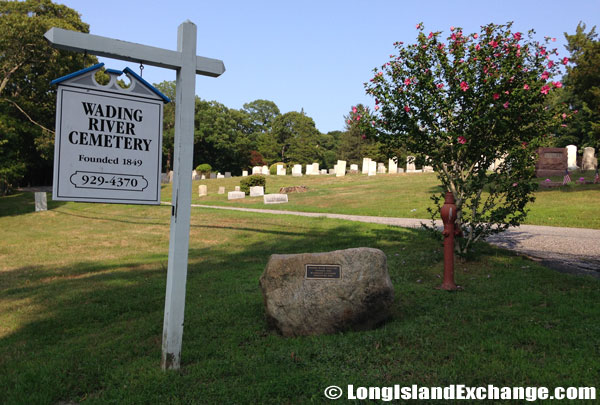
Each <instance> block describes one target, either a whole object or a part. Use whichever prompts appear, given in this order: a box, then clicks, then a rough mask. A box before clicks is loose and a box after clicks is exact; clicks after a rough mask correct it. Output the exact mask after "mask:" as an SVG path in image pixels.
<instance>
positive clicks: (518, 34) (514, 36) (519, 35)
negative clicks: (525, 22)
mask: <svg viewBox="0 0 600 405" xmlns="http://www.w3.org/2000/svg"><path fill="white" fill-rule="evenodd" d="M513 38H514V39H516V40H517V41H520V40H521V33H520V32H515V33H514V34H513Z"/></svg>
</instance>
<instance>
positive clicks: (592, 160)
mask: <svg viewBox="0 0 600 405" xmlns="http://www.w3.org/2000/svg"><path fill="white" fill-rule="evenodd" d="M595 152H596V150H595V149H594V148H592V147H590V146H588V147H587V148H583V157H582V158H581V170H596V168H597V167H598V159H597V158H596V157H595V156H594V155H595Z"/></svg>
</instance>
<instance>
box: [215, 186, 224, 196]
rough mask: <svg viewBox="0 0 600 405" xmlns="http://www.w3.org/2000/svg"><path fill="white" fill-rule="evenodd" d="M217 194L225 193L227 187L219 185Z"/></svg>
mask: <svg viewBox="0 0 600 405" xmlns="http://www.w3.org/2000/svg"><path fill="white" fill-rule="evenodd" d="M217 194H225V187H223V186H220V187H219V191H218V192H217Z"/></svg>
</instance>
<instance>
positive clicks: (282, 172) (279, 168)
mask: <svg viewBox="0 0 600 405" xmlns="http://www.w3.org/2000/svg"><path fill="white" fill-rule="evenodd" d="M277 175H278V176H285V167H284V166H283V165H277Z"/></svg>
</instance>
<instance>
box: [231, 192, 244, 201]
mask: <svg viewBox="0 0 600 405" xmlns="http://www.w3.org/2000/svg"><path fill="white" fill-rule="evenodd" d="M240 198H246V193H244V192H243V191H230V192H228V193H227V199H228V200H239V199H240Z"/></svg>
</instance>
